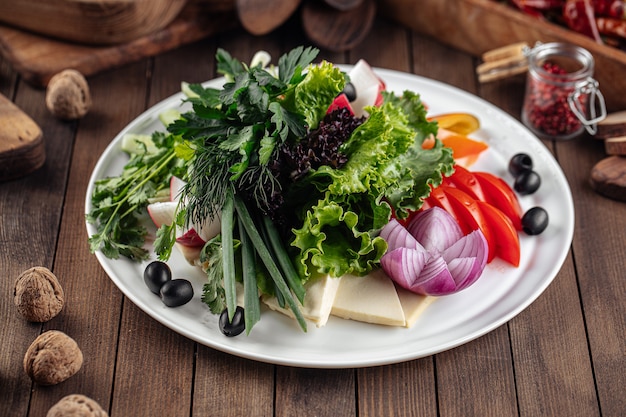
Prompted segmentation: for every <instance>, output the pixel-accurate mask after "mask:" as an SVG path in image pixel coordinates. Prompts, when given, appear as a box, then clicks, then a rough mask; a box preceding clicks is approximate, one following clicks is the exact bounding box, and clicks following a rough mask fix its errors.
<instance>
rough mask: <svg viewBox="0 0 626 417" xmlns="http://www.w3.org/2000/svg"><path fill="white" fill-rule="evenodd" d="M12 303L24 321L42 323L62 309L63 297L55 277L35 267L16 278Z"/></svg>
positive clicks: (47, 271) (43, 269)
mask: <svg viewBox="0 0 626 417" xmlns="http://www.w3.org/2000/svg"><path fill="white" fill-rule="evenodd" d="M13 301H14V302H15V305H16V306H17V310H18V311H19V312H20V314H21V315H22V316H24V318H26V320H28V321H33V322H37V323H43V322H46V321H48V320H50V319H52V318H53V317H55V316H56V315H57V314H59V312H60V311H61V310H62V309H63V305H64V303H65V295H64V293H63V288H62V287H61V284H59V280H58V279H57V277H56V276H55V275H54V274H53V273H52V272H51V271H50V270H49V269H48V268H44V267H41V266H36V267H34V268H30V269H27V270H26V271H24V272H22V273H21V274H20V276H19V277H17V280H16V281H15V287H14V290H13Z"/></svg>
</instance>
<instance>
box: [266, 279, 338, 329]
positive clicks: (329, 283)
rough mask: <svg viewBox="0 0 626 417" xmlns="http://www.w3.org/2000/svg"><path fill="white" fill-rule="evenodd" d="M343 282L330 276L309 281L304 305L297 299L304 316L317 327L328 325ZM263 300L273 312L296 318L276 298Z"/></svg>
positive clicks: (306, 285)
mask: <svg viewBox="0 0 626 417" xmlns="http://www.w3.org/2000/svg"><path fill="white" fill-rule="evenodd" d="M341 280H342V278H332V277H330V276H328V275H324V276H321V277H319V278H315V279H312V280H309V281H308V282H307V283H306V284H305V286H304V287H305V288H306V294H305V296H304V305H302V304H300V302H299V301H298V300H297V299H296V302H297V303H298V306H299V307H300V311H301V312H302V316H304V318H305V319H307V320H310V321H312V322H313V323H314V324H315V325H316V326H317V327H322V326H324V325H326V322H327V321H328V317H329V316H330V311H331V309H332V307H333V301H334V300H335V294H336V293H337V288H338V287H339V283H340V281H341ZM261 300H263V302H264V303H265V304H267V306H268V307H269V308H271V309H272V310H276V311H279V312H281V313H283V314H286V315H287V316H289V317H291V318H294V315H293V312H292V311H291V310H290V309H289V308H283V307H281V306H280V305H279V304H278V300H277V299H276V297H268V296H263V297H262V298H261Z"/></svg>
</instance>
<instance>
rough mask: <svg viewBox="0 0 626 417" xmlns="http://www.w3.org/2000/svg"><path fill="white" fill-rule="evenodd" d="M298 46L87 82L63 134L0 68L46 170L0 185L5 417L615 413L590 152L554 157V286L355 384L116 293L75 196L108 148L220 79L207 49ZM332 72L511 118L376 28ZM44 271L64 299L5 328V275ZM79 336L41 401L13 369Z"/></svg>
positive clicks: (517, 104)
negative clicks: (355, 71) (226, 342)
mask: <svg viewBox="0 0 626 417" xmlns="http://www.w3.org/2000/svg"><path fill="white" fill-rule="evenodd" d="M302 42H303V35H302V33H301V31H300V29H299V27H298V23H297V21H290V22H289V23H288V24H287V25H286V26H285V27H284V28H282V29H281V30H279V31H278V32H276V33H273V34H270V35H267V36H263V37H253V36H249V35H247V34H245V33H242V32H240V31H232V32H227V33H225V34H223V35H221V36H215V37H211V38H207V39H205V40H203V41H200V42H196V43H193V44H189V45H186V46H184V47H182V48H178V49H176V50H173V51H170V52H168V53H166V54H163V55H160V56H158V57H156V58H153V59H144V60H141V61H139V62H137V63H135V64H132V65H127V66H124V67H122V68H119V69H115V70H111V71H107V72H104V73H101V74H99V75H97V76H92V77H89V79H88V80H89V83H90V86H91V88H92V95H93V98H94V107H93V109H92V111H91V112H90V113H89V114H88V115H87V116H86V117H85V118H84V119H82V120H80V121H77V122H61V121H58V120H56V119H54V118H53V117H52V116H50V115H49V114H48V113H47V110H46V109H45V105H44V100H43V92H42V91H41V90H37V89H34V88H32V87H30V86H29V85H27V84H26V83H25V82H24V81H23V80H20V79H19V77H17V76H16V73H15V72H14V71H13V70H11V68H10V67H9V66H8V65H7V63H6V61H0V92H2V93H3V94H4V95H5V96H7V97H9V98H10V99H11V100H12V101H14V102H15V103H16V104H17V105H18V106H20V108H22V109H24V110H25V111H26V112H27V114H29V116H30V117H32V118H33V120H35V121H36V122H37V123H38V124H39V125H40V126H41V127H42V131H43V133H44V140H45V143H46V150H47V153H48V156H49V158H48V159H47V161H46V163H45V165H44V166H43V167H42V168H41V169H40V170H38V171H36V172H34V173H33V174H31V175H29V176H27V177H24V178H21V179H18V180H14V181H10V182H4V183H0V220H1V222H0V243H2V247H3V250H2V251H0V276H2V277H3V279H2V280H0V291H1V293H2V294H5V295H4V296H3V297H2V298H0V319H1V320H2V322H3V323H7V324H6V325H4V326H2V327H1V328H0V340H2V343H1V344H0V386H2V389H1V390H0V415H2V416H5V415H7V416H19V417H21V416H24V417H26V416H40V415H45V413H46V411H47V409H48V408H49V407H50V406H51V405H52V404H53V403H54V402H56V401H57V400H58V399H59V398H61V397H62V396H63V395H66V394H69V393H74V392H80V393H83V394H86V395H89V396H91V397H92V398H94V399H96V400H97V401H98V402H99V403H100V404H101V405H102V406H103V407H104V408H105V409H106V410H107V411H108V412H109V413H110V415H111V416H131V415H132V416H152V415H168V416H205V415H215V416H240V415H249V416H268V417H269V416H292V415H302V416H313V415H317V416H391V415H393V416H420V417H421V416H433V417H434V416H444V417H445V416H459V415H463V416H465V415H480V416H483V415H484V416H488V415H493V416H538V415H584V416H616V417H617V416H621V415H623V414H624V411H625V410H626V405H625V403H624V396H623V392H624V388H625V384H624V377H623V375H624V372H623V371H624V363H625V362H624V359H625V358H624V353H625V352H626V348H625V345H624V343H625V342H624V337H623V335H624V333H625V329H626V323H625V322H624V305H623V299H624V288H625V284H624V282H625V281H624V277H625V275H624V268H623V265H624V261H623V260H624V259H625V257H626V248H625V245H624V241H625V239H626V232H625V231H626V210H625V207H626V206H624V203H618V202H615V201H611V200H608V199H606V198H603V197H600V196H599V195H597V194H595V193H594V192H593V191H592V190H591V188H590V187H589V184H588V171H589V170H590V168H591V166H593V164H594V163H595V162H596V161H597V160H599V159H600V158H601V157H602V156H603V150H602V147H601V144H599V143H597V142H594V141H592V140H589V139H585V138H581V139H580V140H574V141H570V142H559V143H549V142H546V145H547V146H549V147H550V149H551V150H552V151H553V153H554V155H555V157H556V158H557V159H558V160H559V162H560V163H561V166H562V167H563V169H564V171H565V174H566V176H567V178H568V181H569V183H570V187H571V189H572V193H573V195H574V199H575V202H576V233H575V236H574V242H573V244H572V248H571V251H570V254H569V256H568V257H567V259H566V261H565V264H564V266H563V268H562V269H561V271H560V272H559V274H558V276H557V277H556V279H555V281H554V282H553V283H552V284H551V285H550V286H549V287H548V289H547V290H546V291H545V293H544V294H542V295H541V296H540V297H539V298H538V299H537V301H536V302H535V303H533V304H532V305H531V306H530V307H529V308H527V309H526V310H524V311H523V312H522V313H521V314H520V315H518V316H517V317H515V318H514V319H512V320H511V321H510V322H509V323H507V324H505V325H503V326H500V327H499V328H497V329H495V330H494V331H492V332H490V333H489V334H487V335H485V336H483V337H481V338H478V339H476V340H474V341H472V342H470V343H467V344H464V345H462V346H460V347H457V348H455V349H452V350H449V351H446V352H442V353H439V354H437V355H433V356H430V357H426V358H422V359H418V360H413V361H408V362H404V363H399V364H394V365H386V366H378V367H372V368H364V369H338V370H323V369H304V368H291V367H286V366H277V365H271V364H266V363H260V362H255V361H251V360H248V359H242V358H238V357H235V356H232V355H228V354H225V353H222V352H218V351H215V350H213V349H211V348H208V347H205V346H202V345H199V344H197V343H195V342H193V341H191V340H189V339H186V338H184V337H182V336H180V335H178V334H177V333H175V332H173V331H171V330H169V329H167V328H166V327H164V326H162V325H160V324H159V323H157V322H156V321H154V320H153V319H151V318H150V317H149V316H147V315H146V314H145V313H143V312H142V311H141V310H140V309H139V308H137V307H136V306H134V305H133V304H132V302H131V301H130V300H128V299H127V298H126V297H124V296H123V295H122V293H121V292H120V291H119V290H118V289H117V288H116V287H115V285H114V284H113V283H112V282H111V280H110V279H109V278H108V277H107V276H106V274H105V272H104V271H103V270H102V268H101V267H100V266H99V264H98V262H97V260H96V259H95V257H94V256H93V255H91V254H90V253H89V250H88V247H87V244H86V238H87V235H86V230H85V226H84V216H83V213H84V198H85V190H86V187H87V183H88V178H89V175H90V174H91V171H92V170H93V167H94V165H95V163H96V161H97V160H98V158H99V156H100V154H101V152H102V151H103V150H104V148H105V147H106V146H107V145H108V143H109V142H110V140H111V139H112V138H113V137H114V136H115V135H116V134H117V133H118V132H119V131H120V130H121V129H122V128H123V127H124V126H125V125H126V124H127V123H128V122H130V121H131V120H133V119H134V118H135V117H136V116H137V115H139V114H140V113H141V112H142V111H144V110H145V109H146V108H148V107H149V106H151V105H152V104H154V103H156V102H158V101H159V100H161V99H163V98H166V97H168V96H169V95H171V94H172V93H175V92H177V91H178V90H179V88H180V82H181V81H182V80H186V81H191V82H198V81H203V80H206V79H210V78H212V77H214V76H215V74H216V73H215V62H214V59H213V56H214V53H215V50H216V48H217V47H218V46H219V47H223V48H225V49H227V50H229V51H230V52H231V53H232V54H233V55H235V56H237V57H240V58H242V59H244V60H246V59H250V58H251V57H252V55H253V54H254V52H255V51H257V50H259V49H265V50H268V51H269V52H270V53H271V54H272V55H273V56H278V55H279V54H280V53H281V52H282V51H285V50H288V49H290V48H291V47H293V46H295V45H298V44H300V43H302ZM321 55H322V57H323V58H327V59H330V60H332V61H334V62H339V63H355V62H356V61H357V60H358V59H359V58H365V59H367V60H368V61H370V62H371V63H372V64H373V65H375V66H380V67H386V68H391V69H397V70H401V71H409V72H413V73H416V74H419V75H423V76H426V77H430V78H434V79H437V80H441V81H444V82H447V83H449V84H452V85H455V86H457V87H460V88H462V89H464V90H466V91H469V92H472V93H475V94H478V95H480V96H482V97H484V98H486V99H487V100H488V101H490V102H492V103H494V104H496V105H497V106H499V107H501V108H503V109H504V110H505V111H507V112H508V113H509V114H511V115H512V116H514V117H518V115H519V111H520V109H521V97H522V95H523V87H524V81H523V78H514V79H511V80H507V81H505V82H501V83H498V84H490V85H479V84H477V82H476V80H475V76H474V65H475V64H476V60H475V59H474V58H473V57H472V56H470V55H467V54H465V53H463V52H460V51H457V50H454V49H452V48H450V47H449V46H446V45H443V44H440V43H438V42H436V41H434V40H433V39H430V38H427V37H423V36H421V35H419V34H416V33H412V32H410V31H409V30H406V29H404V28H401V27H398V26H397V25H395V24H393V23H391V22H389V21H385V20H382V19H379V20H378V21H377V22H376V24H375V26H374V29H373V32H372V33H371V34H370V36H368V38H367V40H366V41H365V42H364V43H363V44H361V45H359V46H357V47H355V48H354V49H352V50H350V51H348V52H346V53H340V54H338V53H331V52H328V51H322V54H321ZM35 265H42V266H47V267H50V268H52V269H53V271H54V272H55V273H56V274H57V275H58V277H59V280H60V281H61V283H62V285H63V286H64V289H65V290H66V294H67V297H66V298H67V304H66V307H65V308H64V310H63V311H62V312H61V314H60V315H59V316H57V317H56V318H54V319H53V320H51V321H50V322H49V323H46V324H44V325H38V324H31V323H26V322H25V321H24V320H23V319H21V317H18V315H17V312H16V309H15V308H14V306H13V304H12V298H11V296H10V294H11V291H12V285H13V281H14V279H15V278H16V277H17V275H18V274H19V273H20V272H21V271H22V270H24V269H26V268H28V267H31V266H35ZM47 329H59V330H63V331H65V332H67V333H68V334H70V335H71V336H72V337H74V338H75V339H76V340H77V342H78V343H79V346H80V347H81V349H82V350H83V353H84V356H85V362H84V364H83V367H82V368H81V370H80V371H79V373H78V374H76V375H75V376H73V377H72V378H70V379H69V380H67V381H65V382H64V383H62V384H59V385H57V386H53V387H41V386H37V385H33V384H32V383H31V382H30V380H29V379H28V377H27V376H26V375H25V373H24V371H23V370H22V366H21V361H22V357H23V354H24V352H25V350H26V348H27V347H28V345H29V344H30V342H31V341H32V340H33V339H34V338H35V337H36V336H37V335H38V334H39V333H40V332H41V331H43V330H47Z"/></svg>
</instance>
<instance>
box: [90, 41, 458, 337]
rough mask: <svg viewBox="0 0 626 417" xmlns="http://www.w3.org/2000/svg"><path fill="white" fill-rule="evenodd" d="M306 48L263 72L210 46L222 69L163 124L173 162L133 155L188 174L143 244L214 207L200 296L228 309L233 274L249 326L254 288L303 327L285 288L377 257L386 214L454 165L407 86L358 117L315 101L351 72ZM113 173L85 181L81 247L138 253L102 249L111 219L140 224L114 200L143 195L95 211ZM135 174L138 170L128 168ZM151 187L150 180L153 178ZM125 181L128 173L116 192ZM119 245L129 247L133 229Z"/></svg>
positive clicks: (160, 249) (162, 169)
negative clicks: (166, 215)
mask: <svg viewBox="0 0 626 417" xmlns="http://www.w3.org/2000/svg"><path fill="white" fill-rule="evenodd" d="M317 53H318V51H317V50H316V49H314V48H303V47H298V48H296V49H294V50H292V51H290V52H289V53H287V54H285V55H283V56H282V57H281V58H280V59H279V61H278V68H277V72H276V73H275V71H274V70H275V68H262V67H261V66H253V67H248V66H246V65H245V64H243V63H242V62H240V61H238V60H236V59H234V58H232V57H231V56H230V55H229V54H228V53H227V52H226V51H224V50H221V49H220V50H218V52H217V55H216V58H217V65H218V72H220V73H221V74H223V75H224V76H225V78H226V80H227V82H226V83H225V84H224V86H223V88H222V89H215V88H205V87H203V86H202V85H199V84H194V85H190V90H191V91H192V92H193V94H191V95H190V96H189V97H188V98H187V100H188V101H189V102H190V103H191V104H192V107H193V110H192V111H189V112H187V113H184V114H182V115H181V117H180V118H179V119H177V120H176V121H174V122H173V123H171V124H169V126H168V131H169V135H166V137H168V138H169V143H168V144H167V146H169V148H167V146H164V147H163V148H165V150H163V153H164V154H166V155H170V156H169V158H171V159H172V160H175V161H179V162H178V163H173V164H169V163H168V164H166V165H164V166H159V167H158V170H157V167H155V165H154V163H153V162H150V161H149V160H146V161H144V166H145V167H147V168H148V169H149V168H150V167H152V168H154V169H155V170H157V171H158V174H159V175H158V177H159V178H161V180H163V181H165V180H167V177H168V175H169V176H171V175H181V176H182V178H183V179H184V180H185V181H186V185H185V186H184V188H183V191H182V197H181V201H184V202H185V203H184V205H183V204H181V205H179V208H178V213H177V216H176V221H175V222H174V224H172V225H170V226H162V227H161V228H160V229H159V230H158V232H157V240H156V242H155V251H156V252H157V254H158V255H159V257H160V258H161V259H167V258H168V257H169V256H170V253H171V250H172V247H173V245H174V242H175V240H176V231H177V228H180V227H188V225H190V224H202V223H204V222H206V221H207V219H215V218H219V219H220V221H221V234H220V235H218V236H217V237H216V238H214V239H212V240H211V241H209V242H207V243H206V245H205V246H204V248H203V250H202V254H201V260H203V261H205V262H206V263H207V264H208V265H209V266H208V267H207V275H208V283H207V284H206V285H205V288H204V289H205V291H204V295H203V301H205V302H206V303H207V304H208V305H209V307H210V308H211V310H212V311H213V312H215V313H218V312H220V311H221V310H222V309H223V308H224V307H226V308H227V309H228V313H229V316H230V318H231V319H232V315H233V314H234V311H235V282H236V281H241V282H243V284H244V297H245V320H246V330H247V332H249V331H250V329H251V328H252V326H253V325H254V323H255V322H256V321H257V320H258V319H259V317H258V316H259V297H258V291H259V290H260V291H261V292H262V293H266V294H270V295H275V296H276V297H277V299H278V300H279V303H280V304H281V305H283V306H284V305H287V306H288V307H289V308H290V309H291V310H292V311H293V313H294V315H295V316H296V319H297V320H298V322H299V323H300V326H301V327H302V328H303V330H306V323H305V322H304V319H303V317H302V315H301V313H300V312H299V308H298V305H297V303H296V299H298V300H299V301H300V302H302V301H303V299H304V293H305V289H304V284H305V283H306V282H307V280H309V279H311V277H314V276H317V275H319V274H330V275H331V276H333V277H340V276H342V275H344V274H347V273H351V274H354V275H365V274H367V273H368V272H369V271H371V270H372V269H374V268H378V267H379V261H380V258H381V256H382V255H383V254H384V253H385V251H386V249H387V245H386V242H385V241H384V240H383V239H382V238H381V237H379V236H378V232H379V230H380V229H381V228H382V227H383V226H384V225H385V224H386V223H387V222H388V221H389V219H390V217H391V215H392V213H393V214H395V216H397V217H400V218H402V217H405V216H406V215H407V214H408V213H409V211H411V210H416V209H418V208H419V207H420V205H421V201H422V198H424V197H426V196H428V194H429V193H430V187H431V186H437V185H438V184H439V183H440V182H441V180H442V174H450V173H451V172H452V169H453V168H452V165H453V160H452V155H451V151H450V150H449V149H447V148H444V147H443V146H442V144H441V142H440V141H438V140H436V141H435V142H436V144H435V146H434V147H432V148H431V149H428V150H425V149H422V142H423V141H424V140H425V139H426V138H427V137H430V136H436V133H437V125H436V123H433V122H429V121H427V119H426V110H425V108H424V106H423V104H422V103H421V101H420V97H419V95H417V94H415V93H412V92H409V91H405V92H404V93H403V94H402V96H395V95H393V94H390V93H384V104H383V105H382V106H380V107H368V108H366V109H365V110H366V111H367V113H368V114H369V116H368V117H367V118H355V117H354V116H352V115H350V114H348V112H347V111H346V110H345V109H339V110H334V111H332V112H327V111H328V108H329V106H330V104H331V103H332V102H333V100H334V99H335V97H336V96H337V95H338V94H340V93H341V92H342V90H343V88H344V86H345V85H346V83H347V82H349V79H348V76H347V75H346V74H345V73H343V72H342V71H341V70H340V69H339V68H338V67H335V66H334V65H332V64H331V63H328V62H326V61H322V62H321V63H320V64H317V65H312V64H311V63H312V62H313V60H314V59H315V58H316V56H317ZM327 113H328V114H327ZM156 135H158V134H156V133H155V134H154V135H153V137H155V136H156ZM161 135H162V134H161ZM159 149H160V148H159ZM168 152H169V153H168ZM146 154H147V153H146ZM131 161H132V160H131ZM161 165H163V164H161ZM181 165H182V166H184V167H185V171H184V172H183V173H181V172H180V166H181ZM125 176H126V169H125V171H124V173H123V174H122V176H121V177H120V178H119V179H110V180H103V182H102V184H101V188H102V189H103V190H104V191H103V190H100V189H99V188H97V189H96V193H94V196H93V198H92V202H93V203H94V209H93V213H90V215H89V216H88V218H89V219H90V220H91V221H93V222H96V223H98V224H99V226H98V227H99V229H98V234H97V235H94V236H92V238H91V249H92V251H95V250H102V251H103V252H104V253H105V254H106V255H107V256H110V257H116V256H114V255H119V254H121V255H123V256H129V253H131V255H132V256H129V257H131V258H135V259H142V258H143V255H142V253H141V252H136V253H132V252H129V251H121V250H120V251H119V252H118V253H115V251H112V250H110V248H111V247H115V246H116V245H117V246H120V247H121V246H122V243H120V242H118V241H119V240H120V239H122V238H123V237H124V231H123V230H122V229H124V228H126V227H131V226H132V228H133V229H136V228H137V227H138V226H137V225H136V224H131V223H133V221H132V220H129V221H126V222H121V221H120V220H119V218H118V216H119V213H118V212H123V213H131V212H132V213H134V214H133V215H132V216H129V217H128V218H129V219H133V218H136V217H138V216H140V214H139V211H140V210H141V209H143V207H145V205H146V204H147V201H148V200H147V198H143V197H142V198H141V199H140V201H138V202H137V205H135V206H132V207H122V208H120V209H118V210H117V211H118V212H115V213H113V212H112V211H108V212H105V211H104V209H103V207H109V205H108V204H104V203H106V202H107V201H108V199H109V198H112V197H111V196H105V195H106V190H107V189H109V188H108V187H110V186H111V183H112V182H116V181H119V180H121V178H123V177H125ZM146 177H148V173H146V172H143V173H142V176H141V177H138V178H136V179H135V181H136V182H137V181H139V179H140V178H146ZM154 177H157V175H156V174H155V175H154ZM133 187H135V188H133ZM152 188H153V191H154V193H157V192H158V189H159V186H153V187H152ZM136 189H137V188H136V186H133V185H129V186H126V188H124V189H123V191H127V193H129V194H134V190H136ZM109 191H111V189H109ZM119 191H120V190H119V189H117V191H116V192H118V194H117V197H115V198H116V199H118V200H119V198H120V197H119V195H120V194H119ZM145 194H146V196H149V193H145ZM112 195H114V194H112ZM134 197H135V196H134V195H130V196H129V197H128V198H126V201H125V202H124V204H127V203H129V202H130V201H131V200H134V199H135V198H134ZM144 197H145V196H144ZM142 205H143V206H142ZM107 216H110V217H109V218H107ZM110 219H117V220H113V223H114V224H113V227H108V228H106V227H102V225H104V224H107V222H108V221H110ZM116 222H117V223H116ZM116 224H117V226H118V228H116V227H115V225H116ZM126 244H127V245H131V246H132V245H136V246H140V245H139V242H138V239H137V238H136V237H134V238H133V239H132V241H131V242H128V243H124V245H126ZM294 296H295V298H294Z"/></svg>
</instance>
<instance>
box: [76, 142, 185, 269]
mask: <svg viewBox="0 0 626 417" xmlns="http://www.w3.org/2000/svg"><path fill="white" fill-rule="evenodd" d="M174 140H175V139H174V137H173V136H172V135H168V134H165V133H163V132H155V133H154V134H153V135H152V141H153V142H154V144H155V146H156V151H154V152H148V151H147V149H144V151H143V152H139V153H135V154H131V158H130V160H129V161H128V163H127V164H126V165H125V166H124V169H123V171H122V173H121V174H120V175H119V176H116V177H108V178H103V179H100V180H97V181H96V183H95V188H94V192H93V194H92V196H91V204H92V207H91V210H90V211H89V213H87V215H86V218H87V221H88V222H89V223H91V224H94V225H95V226H96V233H94V234H93V235H92V236H91V237H90V238H89V248H90V250H91V252H92V253H93V252H96V251H98V250H100V251H102V253H103V254H104V255H105V256H106V257H107V258H111V259H118V258H119V257H120V256H125V257H127V258H130V259H132V260H144V259H147V258H148V255H149V253H148V251H147V250H146V249H145V248H144V247H143V246H144V244H145V236H146V234H147V229H146V227H145V226H143V225H142V223H141V221H140V218H141V215H142V213H143V212H144V210H145V207H146V206H147V205H148V202H149V199H150V198H153V197H154V196H155V195H157V193H158V192H159V191H160V190H163V189H165V188H167V187H168V186H169V179H170V177H171V176H172V175H173V174H174V175H180V174H181V172H182V170H183V169H184V168H183V164H182V161H181V160H180V159H179V158H178V157H177V155H176V151H175V146H174Z"/></svg>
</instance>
